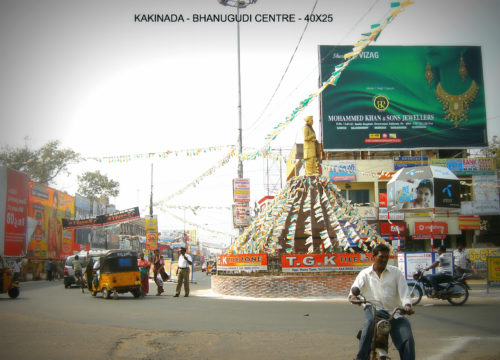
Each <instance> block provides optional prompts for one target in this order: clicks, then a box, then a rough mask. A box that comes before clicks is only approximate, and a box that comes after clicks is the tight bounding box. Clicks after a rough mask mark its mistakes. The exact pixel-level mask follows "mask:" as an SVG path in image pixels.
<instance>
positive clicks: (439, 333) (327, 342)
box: [0, 273, 500, 360]
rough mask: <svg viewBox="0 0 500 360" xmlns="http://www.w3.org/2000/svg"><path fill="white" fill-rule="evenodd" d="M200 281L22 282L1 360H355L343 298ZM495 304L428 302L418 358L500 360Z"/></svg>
mask: <svg viewBox="0 0 500 360" xmlns="http://www.w3.org/2000/svg"><path fill="white" fill-rule="evenodd" d="M195 281H196V284H192V285H191V288H192V290H191V295H192V296H190V297H188V298H184V297H182V296H181V297H179V298H174V297H172V295H173V293H174V286H175V285H174V284H172V283H168V284H167V285H166V293H164V294H163V295H162V296H147V297H146V298H144V299H134V298H133V297H132V295H131V294H124V295H121V296H120V298H119V299H118V300H112V299H106V300H105V299H102V298H101V297H100V295H98V296H97V297H92V296H90V294H89V293H88V292H86V293H85V294H82V293H81V291H80V290H79V289H77V288H72V289H64V286H63V284H62V281H55V282H46V281H36V282H26V283H22V284H21V287H22V288H21V295H20V296H19V298H17V299H9V298H8V297H7V296H6V295H4V294H2V295H0V319H1V320H0V321H1V326H0V354H1V359H15V360H22V359H38V360H39V359H70V358H71V359H164V358H178V359H238V360H245V359H284V358H286V359H309V358H315V359H352V358H353V357H354V354H355V352H356V349H357V340H356V338H355V334H356V332H357V331H358V329H359V328H360V327H361V326H362V321H363V314H362V311H361V309H360V308H358V307H357V306H353V305H350V304H348V303H347V301H346V300H345V299H314V300H286V301H280V300H267V301H266V300H249V299H237V298H230V297H221V296H214V295H213V294H212V293H211V291H210V278H209V277H208V276H206V275H205V274H204V273H195ZM152 288H154V285H153V284H152ZM499 305H500V291H499V290H495V291H493V292H492V293H490V294H486V292H485V291H484V289H478V288H477V287H476V288H475V289H474V290H473V291H472V292H471V297H470V298H469V301H468V302H467V303H466V304H465V305H464V306H461V307H455V306H451V305H450V304H448V303H447V302H446V303H445V302H440V301H437V300H427V299H424V300H423V301H422V303H421V304H419V305H418V306H417V307H416V314H415V315H413V316H412V317H411V318H410V320H411V323H412V327H413V332H414V336H415V339H416V343H417V358H418V359H428V360H451V359H458V360H461V359H476V360H486V359H500V345H499V344H500V321H499V319H500V316H499V315H500V307H499ZM391 354H392V355H393V359H398V358H399V356H398V355H397V353H396V351H395V350H394V349H392V350H391Z"/></svg>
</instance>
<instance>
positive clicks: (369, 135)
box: [319, 46, 487, 150]
mask: <svg viewBox="0 0 500 360" xmlns="http://www.w3.org/2000/svg"><path fill="white" fill-rule="evenodd" d="M350 51H352V47H350V46H320V47H319V57H320V68H321V71H320V72H321V81H322V82H324V81H326V80H327V79H328V78H329V77H330V75H331V74H332V73H333V72H335V71H336V68H335V67H336V66H338V65H340V64H342V63H343V62H344V54H347V53H349V52H350ZM484 96H485V95H484V85H483V68H482V58H481V47H479V46H370V47H369V48H367V50H365V51H364V52H362V53H361V54H360V56H359V57H358V58H357V59H356V60H355V61H353V62H352V63H351V64H350V65H349V69H347V70H346V71H344V72H343V73H342V76H341V77H340V78H339V81H338V83H337V86H335V87H334V86H331V87H327V88H326V89H325V91H323V92H322V94H321V120H322V134H323V146H324V149H325V150H349V149H360V150H384V149H414V148H432V149H436V148H443V149H445V148H466V147H483V146H487V137H486V109H485V101H484Z"/></svg>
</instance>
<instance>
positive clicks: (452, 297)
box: [407, 270, 471, 305]
mask: <svg viewBox="0 0 500 360" xmlns="http://www.w3.org/2000/svg"><path fill="white" fill-rule="evenodd" d="M470 276H471V274H463V275H457V276H453V278H452V279H451V281H449V282H447V283H441V284H439V291H438V292H437V294H436V295H435V296H432V290H433V288H432V285H431V282H430V281H429V279H428V278H427V277H426V276H425V275H424V273H423V271H422V270H417V272H416V273H415V274H414V275H413V279H414V280H408V281H407V283H408V288H409V291H410V297H411V304H412V305H417V304H418V303H419V302H420V300H422V296H423V295H424V293H425V295H426V296H427V297H428V298H432V299H439V300H447V301H448V302H449V303H450V304H452V305H463V304H465V302H466V301H467V299H468V298H469V290H470V287H469V285H468V284H467V281H466V280H467V279H468V278H469V277H470Z"/></svg>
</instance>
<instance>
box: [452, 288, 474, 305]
mask: <svg viewBox="0 0 500 360" xmlns="http://www.w3.org/2000/svg"><path fill="white" fill-rule="evenodd" d="M452 290H453V293H452V294H453V295H455V297H450V298H448V299H447V300H448V302H449V303H450V304H452V305H463V304H465V302H466V301H467V299H468V298H469V290H467V287H466V286H465V285H464V284H455V285H453V288H452ZM457 295H459V296H457Z"/></svg>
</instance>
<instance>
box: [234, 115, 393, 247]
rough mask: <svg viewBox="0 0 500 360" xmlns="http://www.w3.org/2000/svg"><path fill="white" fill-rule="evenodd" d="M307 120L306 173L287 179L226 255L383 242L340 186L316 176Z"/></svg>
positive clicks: (315, 157) (313, 144)
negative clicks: (347, 199)
mask: <svg viewBox="0 0 500 360" xmlns="http://www.w3.org/2000/svg"><path fill="white" fill-rule="evenodd" d="M305 121H306V125H305V126H304V162H305V176H296V177H294V178H292V179H291V180H289V181H288V182H287V184H286V186H285V187H284V188H283V189H282V191H281V192H280V193H279V194H278V195H277V196H276V197H275V198H274V201H273V202H272V204H270V205H268V206H267V207H266V208H265V209H264V210H263V211H262V212H261V214H260V215H259V216H258V218H257V219H255V220H254V221H253V223H252V224H251V225H250V226H249V227H248V228H247V229H246V231H245V232H244V233H243V234H242V235H241V236H240V237H239V238H238V239H237V240H236V242H235V243H234V244H232V245H231V246H230V247H229V248H228V250H227V253H233V254H243V253H247V254H252V253H268V254H272V255H278V254H283V253H296V254H301V253H316V254H318V253H319V254H321V253H331V252H339V251H340V252H342V251H356V252H359V251H367V250H369V249H370V248H372V247H373V246H374V245H376V244H378V243H386V242H385V240H384V239H383V238H382V237H381V236H380V235H378V234H377V232H376V231H375V230H373V229H372V228H371V227H370V226H369V225H368V223H366V221H365V220H364V219H362V218H361V217H360V215H359V214H358V211H357V210H356V208H355V207H354V206H352V205H351V204H350V203H349V202H347V201H346V200H345V199H344V198H343V197H342V195H341V194H340V190H339V188H338V187H337V186H336V185H335V184H333V183H332V182H331V181H330V180H329V179H328V178H327V177H324V176H320V175H319V171H318V157H319V156H318V153H319V144H318V143H317V141H316V136H315V133H314V130H313V129H312V117H311V116H308V117H306V118H305Z"/></svg>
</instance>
